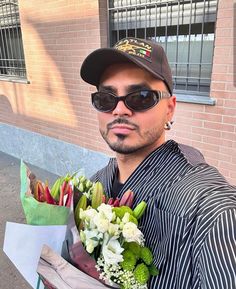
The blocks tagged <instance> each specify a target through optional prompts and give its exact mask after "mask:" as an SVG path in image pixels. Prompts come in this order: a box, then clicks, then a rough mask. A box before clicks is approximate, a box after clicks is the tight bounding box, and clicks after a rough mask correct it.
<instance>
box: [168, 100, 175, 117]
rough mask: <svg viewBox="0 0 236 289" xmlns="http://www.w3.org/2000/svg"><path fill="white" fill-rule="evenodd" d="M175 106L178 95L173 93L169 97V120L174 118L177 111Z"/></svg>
mask: <svg viewBox="0 0 236 289" xmlns="http://www.w3.org/2000/svg"><path fill="white" fill-rule="evenodd" d="M175 107H176V96H175V95H172V96H171V97H170V98H169V99H168V109H167V118H168V120H169V121H171V120H172V118H173V115H174V112H175Z"/></svg>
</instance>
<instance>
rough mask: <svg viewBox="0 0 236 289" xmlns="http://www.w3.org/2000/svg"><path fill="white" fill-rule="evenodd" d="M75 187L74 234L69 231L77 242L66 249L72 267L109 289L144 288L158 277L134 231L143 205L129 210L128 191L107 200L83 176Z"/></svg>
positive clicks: (130, 197) (138, 232)
mask: <svg viewBox="0 0 236 289" xmlns="http://www.w3.org/2000/svg"><path fill="white" fill-rule="evenodd" d="M76 187H77V189H78V194H79V195H80V198H79V201H78V202H77V204H76V206H75V212H74V220H75V224H76V228H77V231H76V228H75V227H73V226H72V227H71V231H72V234H73V236H74V238H75V240H77V241H76V242H73V245H72V246H69V254H70V257H71V258H72V263H73V264H74V265H75V266H76V267H77V268H78V269H80V270H82V271H84V272H85V273H87V274H88V275H90V276H93V277H94V278H96V279H100V280H101V281H102V282H104V284H107V285H109V286H112V287H116V288H124V289H129V288H134V289H136V288H137V289H138V288H140V289H144V288H147V283H148V280H149V278H150V276H156V275H157V274H158V270H157V268H156V267H155V266H154V265H153V255H152V252H151V250H150V249H149V248H148V247H146V246H145V240H144V236H143V234H142V232H141V230H140V229H139V228H138V222H139V219H140V218H141V217H142V215H143V214H144V211H145V209H146V206H147V204H146V203H145V202H144V201H142V202H141V203H139V204H138V205H137V206H136V207H135V208H134V209H131V208H132V204H133V198H134V194H133V192H132V191H130V190H129V191H127V192H126V193H125V194H124V195H123V197H122V198H121V199H120V200H119V199H117V198H116V199H112V198H110V199H108V198H107V197H106V195H105V193H104V190H103V186H102V184H101V183H100V182H96V183H92V182H91V181H90V180H87V179H86V178H85V177H84V176H82V177H79V178H78V180H77V184H76ZM75 236H76V237H75ZM76 243H77V246H75V244H76ZM81 247H83V249H82V250H81ZM76 248H77V249H76ZM76 251H77V252H76ZM78 251H79V252H78ZM84 264H87V265H88V264H90V266H84ZM91 267H92V268H91ZM95 269H96V270H95ZM96 271H97V272H96Z"/></svg>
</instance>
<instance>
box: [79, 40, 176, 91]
mask: <svg viewBox="0 0 236 289" xmlns="http://www.w3.org/2000/svg"><path fill="white" fill-rule="evenodd" d="M122 62H131V63H134V64H136V65H138V66H139V67H140V68H143V69H146V70H147V71H149V72H150V73H151V74H152V75H153V76H154V77H156V78H158V79H161V80H162V81H164V82H165V84H166V86H167V88H168V90H169V92H170V94H171V95H172V93H173V82H172V73H171V69H170V66H169V63H168V60H167V57H166V54H165V51H164V49H163V47H162V46H161V45H160V44H158V43H156V42H154V41H148V40H144V39H139V38H133V37H128V38H123V39H121V40H120V41H118V42H117V43H116V44H115V45H114V46H113V47H111V48H100V49H97V50H95V51H93V52H92V53H90V54H89V55H88V56H87V57H86V58H85V60H84V61H83V63H82V66H81V70H80V75H81V77H82V79H83V80H84V81H85V82H87V83H89V84H92V85H95V86H97V87H98V85H99V82H100V78H101V76H102V74H103V72H104V71H105V69H106V68H107V67H108V66H110V65H112V64H116V63H122Z"/></svg>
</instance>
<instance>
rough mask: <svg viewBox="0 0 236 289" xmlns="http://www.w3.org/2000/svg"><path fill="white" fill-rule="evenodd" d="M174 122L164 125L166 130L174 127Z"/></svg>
mask: <svg viewBox="0 0 236 289" xmlns="http://www.w3.org/2000/svg"><path fill="white" fill-rule="evenodd" d="M172 124H173V121H167V122H166V123H165V125H164V129H165V130H170V129H171V127H172Z"/></svg>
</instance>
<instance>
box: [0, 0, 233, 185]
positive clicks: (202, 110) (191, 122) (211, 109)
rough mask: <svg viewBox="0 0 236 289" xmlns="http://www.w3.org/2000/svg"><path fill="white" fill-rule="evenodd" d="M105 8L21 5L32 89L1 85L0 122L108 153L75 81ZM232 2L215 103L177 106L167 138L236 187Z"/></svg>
mask: <svg viewBox="0 0 236 289" xmlns="http://www.w3.org/2000/svg"><path fill="white" fill-rule="evenodd" d="M98 2H99V3H98ZM106 2H107V1H106V0H100V1H98V0H89V1H88V0H79V1H74V0H44V1H40V0H34V1H24V0H19V4H20V16H21V23H22V33H23V41H24V51H25V58H26V68H27V75H28V80H29V82H30V84H19V83H10V82H5V81H1V82H0V121H2V122H4V123H9V124H12V125H14V126H18V127H21V128H25V129H28V130H30V131H33V132H38V133H41V134H44V135H46V136H51V137H54V138H58V139H61V140H64V141H67V142H71V143H75V144H78V145H80V146H82V147H85V148H88V149H92V150H95V151H101V152H107V153H110V151H109V149H108V147H107V146H106V144H105V143H104V141H103V140H102V139H101V137H100V135H99V133H98V127H97V121H96V116H95V113H94V110H93V108H92V107H91V105H90V98H89V94H90V93H91V91H93V88H92V87H91V86H88V85H87V84H85V83H84V82H83V81H82V80H81V79H80V76H79V70H80V66H81V62H82V61H83V59H84V58H85V56H86V55H87V54H88V53H89V52H91V51H92V50H94V49H95V48H99V47H101V46H106V44H107V15H106V11H107V9H106ZM232 2H233V1H232V0H219V10H218V16H217V25H216V26H217V29H216V41H215V51H214V65H213V72H212V85H211V97H214V98H215V99H216V101H217V103H216V105H215V106H206V105H197V104H187V103H178V108H177V111H176V116H175V119H174V120H175V124H174V127H173V130H172V131H171V132H170V133H168V136H167V137H168V138H171V137H172V138H174V139H176V140H177V141H180V142H182V143H186V144H190V145H193V146H195V147H197V148H199V149H200V150H201V151H202V152H203V153H204V155H205V156H206V159H207V161H208V162H209V163H211V164H213V165H215V166H217V167H218V168H219V170H220V171H221V172H222V173H223V174H224V175H225V177H226V178H227V179H228V180H230V181H231V182H232V183H234V184H236V89H235V87H234V85H233V63H234V62H233V60H234V59H233V52H234V51H233V35H234V33H233V32H234V30H233V25H234V23H233V3H232ZM234 29H235V28H234Z"/></svg>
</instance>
